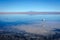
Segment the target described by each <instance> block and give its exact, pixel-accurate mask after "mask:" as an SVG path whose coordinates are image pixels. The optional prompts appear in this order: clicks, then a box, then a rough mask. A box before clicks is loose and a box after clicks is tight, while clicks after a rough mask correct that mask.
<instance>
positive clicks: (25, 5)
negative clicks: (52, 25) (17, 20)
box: [0, 0, 60, 12]
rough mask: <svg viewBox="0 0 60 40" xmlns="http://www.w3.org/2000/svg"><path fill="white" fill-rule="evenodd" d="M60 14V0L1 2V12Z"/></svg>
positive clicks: (14, 0) (13, 0)
mask: <svg viewBox="0 0 60 40" xmlns="http://www.w3.org/2000/svg"><path fill="white" fill-rule="evenodd" d="M29 11H37V12H60V0H0V12H29Z"/></svg>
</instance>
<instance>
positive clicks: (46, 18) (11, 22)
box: [0, 14, 60, 35]
mask: <svg viewBox="0 0 60 40" xmlns="http://www.w3.org/2000/svg"><path fill="white" fill-rule="evenodd" d="M0 29H1V30H2V29H3V30H4V29H5V30H10V31H13V29H17V30H24V31H26V32H28V33H35V34H42V35H44V34H49V33H50V32H51V33H53V30H56V29H60V15H53V14H50V15H42V14H39V15H38V14H37V15H30V14H1V15H0ZM14 31H16V30H14Z"/></svg>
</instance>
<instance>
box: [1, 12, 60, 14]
mask: <svg viewBox="0 0 60 40" xmlns="http://www.w3.org/2000/svg"><path fill="white" fill-rule="evenodd" d="M0 14H60V12H0Z"/></svg>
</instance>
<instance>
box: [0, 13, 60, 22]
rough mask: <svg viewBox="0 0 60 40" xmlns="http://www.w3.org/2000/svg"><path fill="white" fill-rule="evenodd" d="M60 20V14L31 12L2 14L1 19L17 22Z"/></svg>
mask: <svg viewBox="0 0 60 40" xmlns="http://www.w3.org/2000/svg"><path fill="white" fill-rule="evenodd" d="M42 19H45V20H46V21H60V15H29V14H3V15H2V14H1V15H0V21H6V22H16V21H23V22H27V21H28V22H29V21H31V22H32V21H42Z"/></svg>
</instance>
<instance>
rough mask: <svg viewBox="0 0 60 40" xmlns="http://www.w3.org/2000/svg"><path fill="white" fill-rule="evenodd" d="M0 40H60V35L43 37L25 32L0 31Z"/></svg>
mask: <svg viewBox="0 0 60 40" xmlns="http://www.w3.org/2000/svg"><path fill="white" fill-rule="evenodd" d="M0 40H60V33H56V34H54V35H52V34H50V35H48V36H43V35H37V34H33V33H26V32H18V33H15V32H7V31H0Z"/></svg>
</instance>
